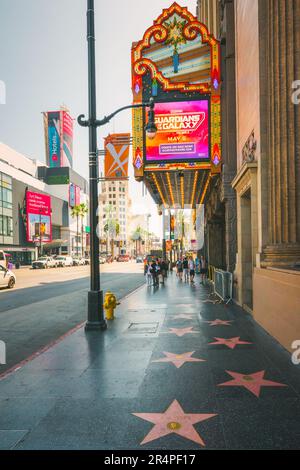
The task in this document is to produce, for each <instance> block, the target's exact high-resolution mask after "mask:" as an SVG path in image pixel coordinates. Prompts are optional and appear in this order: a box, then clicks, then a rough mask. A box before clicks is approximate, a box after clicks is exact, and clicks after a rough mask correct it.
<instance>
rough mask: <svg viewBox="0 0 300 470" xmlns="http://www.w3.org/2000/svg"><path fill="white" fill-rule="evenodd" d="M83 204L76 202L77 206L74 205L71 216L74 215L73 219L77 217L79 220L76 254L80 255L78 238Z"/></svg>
mask: <svg viewBox="0 0 300 470" xmlns="http://www.w3.org/2000/svg"><path fill="white" fill-rule="evenodd" d="M81 210H82V208H81V205H80V204H76V206H74V207H72V210H71V217H73V219H74V218H75V217H76V220H77V230H76V256H78V251H79V249H78V239H79V217H80V216H81Z"/></svg>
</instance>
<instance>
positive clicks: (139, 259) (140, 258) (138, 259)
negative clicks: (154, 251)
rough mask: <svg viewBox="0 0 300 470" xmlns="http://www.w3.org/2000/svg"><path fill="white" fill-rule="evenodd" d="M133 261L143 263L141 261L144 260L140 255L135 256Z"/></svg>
mask: <svg viewBox="0 0 300 470" xmlns="http://www.w3.org/2000/svg"><path fill="white" fill-rule="evenodd" d="M135 261H136V262H137V263H143V262H144V260H143V258H142V256H137V257H136V259H135Z"/></svg>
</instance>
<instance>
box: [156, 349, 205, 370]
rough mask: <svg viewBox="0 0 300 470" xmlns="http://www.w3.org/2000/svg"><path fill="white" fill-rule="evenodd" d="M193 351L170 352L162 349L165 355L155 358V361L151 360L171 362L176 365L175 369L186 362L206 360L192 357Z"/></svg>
mask: <svg viewBox="0 0 300 470" xmlns="http://www.w3.org/2000/svg"><path fill="white" fill-rule="evenodd" d="M194 353H195V351H192V352H187V353H183V354H173V353H170V352H165V351H163V354H164V355H165V356H166V357H163V358H161V359H156V360H155V361H152V362H172V363H173V364H174V366H176V367H177V369H179V367H181V366H183V364H185V363H186V362H206V361H205V360H204V359H197V358H196V357H192V355H193V354H194Z"/></svg>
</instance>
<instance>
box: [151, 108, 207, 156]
mask: <svg viewBox="0 0 300 470" xmlns="http://www.w3.org/2000/svg"><path fill="white" fill-rule="evenodd" d="M154 112H155V124H156V126H157V134H156V137H155V138H154V139H152V140H150V139H148V138H146V162H151V163H154V162H167V161H191V162H192V161H201V160H209V158H210V152H209V140H210V139H209V100H208V99H203V100H197V101H176V102H175V101H172V102H166V103H155V108H154Z"/></svg>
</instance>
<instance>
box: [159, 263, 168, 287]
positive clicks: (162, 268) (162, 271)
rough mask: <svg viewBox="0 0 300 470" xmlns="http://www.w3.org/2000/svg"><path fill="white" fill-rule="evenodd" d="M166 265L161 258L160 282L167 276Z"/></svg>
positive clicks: (163, 281)
mask: <svg viewBox="0 0 300 470" xmlns="http://www.w3.org/2000/svg"><path fill="white" fill-rule="evenodd" d="M167 271H168V265H167V263H166V261H165V260H162V261H161V263H160V273H161V278H162V279H161V283H162V284H164V283H165V278H166V277H167Z"/></svg>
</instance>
